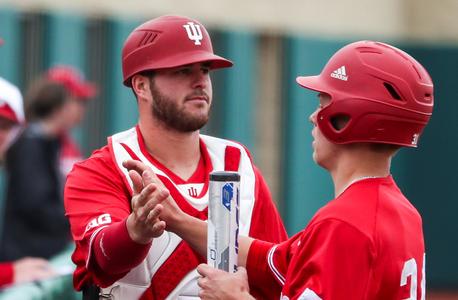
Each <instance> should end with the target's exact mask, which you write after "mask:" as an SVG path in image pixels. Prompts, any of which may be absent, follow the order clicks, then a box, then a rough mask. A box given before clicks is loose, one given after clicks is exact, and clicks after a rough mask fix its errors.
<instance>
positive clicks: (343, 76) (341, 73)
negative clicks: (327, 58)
mask: <svg viewBox="0 0 458 300" xmlns="http://www.w3.org/2000/svg"><path fill="white" fill-rule="evenodd" d="M331 77H333V78H336V79H339V80H343V81H347V80H348V76H347V71H346V70H345V66H341V67H340V68H338V69H337V70H334V71H333V72H332V73H331Z"/></svg>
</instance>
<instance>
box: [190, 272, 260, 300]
mask: <svg viewBox="0 0 458 300" xmlns="http://www.w3.org/2000/svg"><path fill="white" fill-rule="evenodd" d="M197 272H199V274H200V275H201V276H202V277H201V278H199V280H198V281H197V284H198V285H199V287H200V288H201V290H200V291H199V297H200V298H201V299H203V300H232V299H234V300H235V299H238V300H242V299H254V298H253V297H252V296H251V295H250V288H249V286H248V275H247V272H246V269H245V268H243V267H238V270H237V272H235V273H234V274H230V273H227V272H224V271H221V270H218V269H215V268H212V267H210V266H209V265H207V264H201V265H199V266H198V267H197Z"/></svg>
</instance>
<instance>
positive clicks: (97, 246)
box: [90, 221, 151, 275]
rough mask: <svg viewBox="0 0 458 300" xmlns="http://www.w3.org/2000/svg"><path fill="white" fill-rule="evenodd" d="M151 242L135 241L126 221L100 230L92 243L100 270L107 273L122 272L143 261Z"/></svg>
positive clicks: (92, 261) (93, 261) (94, 261)
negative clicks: (131, 236) (141, 242)
mask: <svg viewBox="0 0 458 300" xmlns="http://www.w3.org/2000/svg"><path fill="white" fill-rule="evenodd" d="M150 247H151V243H147V244H140V243H136V242H134V241H133V240H132V239H131V238H130V237H129V233H128V232H127V228H126V224H125V221H122V222H118V223H115V224H112V225H110V226H108V227H106V228H105V229H103V230H102V231H101V232H99V233H98V234H97V236H96V238H95V240H94V243H93V245H92V253H93V260H91V262H90V263H95V264H96V265H97V267H98V268H96V269H99V270H103V272H104V273H107V274H112V275H113V274H121V273H125V272H128V271H129V270H130V269H132V268H134V267H135V266H137V265H138V264H139V263H141V262H142V261H143V260H144V259H145V257H146V255H147V254H148V251H149V249H150Z"/></svg>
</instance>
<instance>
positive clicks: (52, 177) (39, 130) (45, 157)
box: [0, 66, 96, 261]
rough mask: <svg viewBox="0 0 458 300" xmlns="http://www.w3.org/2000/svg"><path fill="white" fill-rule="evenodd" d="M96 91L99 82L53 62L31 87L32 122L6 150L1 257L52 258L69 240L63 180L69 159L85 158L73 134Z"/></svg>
mask: <svg viewBox="0 0 458 300" xmlns="http://www.w3.org/2000/svg"><path fill="white" fill-rule="evenodd" d="M95 92H96V90H95V86H94V85H93V84H91V83H89V82H87V81H85V80H84V78H83V76H82V75H81V74H80V73H79V72H78V71H77V70H76V69H74V68H72V67H69V66H56V67H54V68H51V69H50V70H48V71H47V72H46V73H44V74H43V75H41V76H40V77H39V78H38V79H37V80H36V81H34V82H33V83H32V85H31V87H30V89H29V90H28V93H27V97H26V119H27V122H28V124H27V126H26V128H25V130H24V131H23V132H22V133H21V135H20V136H19V138H18V139H17V140H16V141H15V143H14V144H13V145H12V146H11V148H10V149H9V150H8V152H7V154H6V171H7V198H6V203H5V218H4V219H3V222H4V226H3V228H4V232H3V235H2V237H1V241H0V260H10V261H11V260H15V259H17V258H21V257H25V256H36V257H42V258H50V257H52V256H53V255H56V254H58V253H59V252H60V251H62V250H64V249H65V247H67V246H68V244H69V242H70V235H69V224H68V221H67V219H66V218H65V215H64V207H63V183H64V180H65V176H66V175H67V174H66V173H67V172H68V169H69V166H68V165H69V164H68V161H69V160H76V159H79V158H80V154H79V151H78V150H77V149H78V148H77V147H76V146H75V143H74V142H72V140H71V138H70V135H69V134H70V130H71V129H72V128H74V127H75V126H77V125H78V124H79V123H80V121H81V120H82V118H83V116H84V113H85V107H86V102H87V100H88V99H90V98H91V97H93V96H94V95H95ZM69 154H70V155H69Z"/></svg>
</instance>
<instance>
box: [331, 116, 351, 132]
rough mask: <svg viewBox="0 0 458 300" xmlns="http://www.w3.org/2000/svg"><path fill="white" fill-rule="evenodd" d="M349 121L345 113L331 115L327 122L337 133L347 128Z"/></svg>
mask: <svg viewBox="0 0 458 300" xmlns="http://www.w3.org/2000/svg"><path fill="white" fill-rule="evenodd" d="M349 121H350V115H348V114H345V113H338V114H335V115H332V116H331V117H330V118H329V122H331V125H332V127H333V128H334V129H335V130H336V131H337V132H340V131H342V130H344V129H345V127H347V125H348V122H349Z"/></svg>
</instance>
